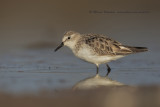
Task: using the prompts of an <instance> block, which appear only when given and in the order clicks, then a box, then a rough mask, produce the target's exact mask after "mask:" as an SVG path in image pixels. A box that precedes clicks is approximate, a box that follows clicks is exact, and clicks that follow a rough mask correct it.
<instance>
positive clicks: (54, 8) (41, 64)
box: [0, 0, 160, 107]
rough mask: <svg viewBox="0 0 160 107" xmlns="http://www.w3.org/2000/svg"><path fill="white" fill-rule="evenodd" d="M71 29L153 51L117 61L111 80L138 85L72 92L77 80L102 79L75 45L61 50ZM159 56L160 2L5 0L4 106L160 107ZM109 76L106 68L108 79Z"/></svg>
mask: <svg viewBox="0 0 160 107" xmlns="http://www.w3.org/2000/svg"><path fill="white" fill-rule="evenodd" d="M68 30H73V31H77V32H80V33H98V34H105V35H107V36H109V37H111V38H113V39H115V40H117V41H119V42H121V43H123V44H126V45H131V46H142V47H148V48H149V51H148V52H145V53H141V54H136V55H131V56H129V57H125V58H123V59H120V60H117V61H115V62H111V63H109V65H110V67H111V68H112V72H111V73H110V75H109V78H112V80H116V81H118V82H120V83H123V84H126V85H129V86H131V87H128V86H126V87H106V88H101V89H100V90H94V91H90V90H89V91H85V92H84V91H82V92H80V93H74V92H73V91H70V89H71V88H72V86H73V85H75V84H76V83H77V82H79V81H81V80H83V81H85V80H86V78H88V77H91V76H95V72H96V71H95V70H96V67H95V65H92V64H88V63H86V62H82V61H80V60H79V59H78V58H76V57H74V56H73V54H72V52H71V51H70V50H69V49H67V48H62V49H61V50H59V51H58V52H56V53H55V52H54V49H55V47H56V46H57V45H58V44H59V43H60V42H61V39H62V37H63V34H64V32H66V31H68ZM159 59H160V4H159V1H158V0H66V1H65V0H0V101H1V105H4V106H5V105H8V107H11V106H12V107H14V106H16V107H22V106H23V107H28V106H30V107H32V106H34V107H36V106H37V107H44V106H46V105H50V106H51V105H53V106H56V105H59V106H57V107H60V106H63V107H64V106H66V107H67V106H69V107H70V106H73V105H74V106H79V107H82V106H83V107H85V106H86V107H90V106H95V107H97V106H99V107H106V106H110V107H111V106H112V107H117V106H119V107H143V106H145V107H151V106H154V107H159V105H160V103H159V98H160V97H159V96H160V88H159V83H160V66H159V64H160V60H159ZM105 74H106V67H105V65H102V66H101V67H100V75H103V76H104V75H105ZM81 82H82V81H81ZM143 85H147V86H148V87H141V86H143ZM154 85H155V86H154ZM97 86H98V85H97ZM132 86H140V87H138V88H135V87H132ZM82 88H83V87H82ZM62 89H63V90H62ZM64 89H69V91H66V90H65V91H64ZM59 90H62V91H59ZM39 92H40V93H41V94H39ZM8 93H11V94H8ZM27 93H30V94H27ZM19 94H22V95H24V94H25V97H17V95H19ZM12 95H13V96H12ZM39 95H40V96H39ZM52 95H53V96H54V98H52V97H51V96H52ZM33 96H34V97H33ZM57 96H59V97H57ZM93 102H94V103H93ZM124 102H125V103H124ZM67 104H68V105H67ZM5 107H7V106H5Z"/></svg>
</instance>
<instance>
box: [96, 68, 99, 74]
mask: <svg viewBox="0 0 160 107" xmlns="http://www.w3.org/2000/svg"><path fill="white" fill-rule="evenodd" d="M96 67H97V72H96V74H98V72H99V66H96Z"/></svg>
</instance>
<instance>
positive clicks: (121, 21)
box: [0, 0, 160, 52]
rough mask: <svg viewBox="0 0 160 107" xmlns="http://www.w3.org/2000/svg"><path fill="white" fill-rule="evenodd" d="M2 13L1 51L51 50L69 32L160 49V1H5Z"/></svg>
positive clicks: (0, 11) (0, 2)
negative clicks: (94, 35) (101, 36)
mask: <svg viewBox="0 0 160 107" xmlns="http://www.w3.org/2000/svg"><path fill="white" fill-rule="evenodd" d="M0 13H1V14H0V52H6V51H7V52H8V51H10V50H15V49H22V48H47V47H49V48H51V47H54V46H55V44H56V45H57V44H58V43H59V42H60V41H61V38H62V37H63V34H64V32H66V31H68V30H74V31H77V32H80V33H102V34H106V35H108V36H110V37H111V38H114V39H116V40H118V41H120V42H122V43H126V44H131V45H142V46H143V45H144V46H148V47H150V46H151V44H153V45H154V46H153V48H157V47H159V46H158V45H159V34H160V32H159V27H160V21H159V19H160V7H159V2H158V1H157V0H147V1H146V0H141V1H139V0H100V1H97V0H86V1H80V0H76V1H75V0H67V1H64V0H62V1H59V0H1V1H0Z"/></svg>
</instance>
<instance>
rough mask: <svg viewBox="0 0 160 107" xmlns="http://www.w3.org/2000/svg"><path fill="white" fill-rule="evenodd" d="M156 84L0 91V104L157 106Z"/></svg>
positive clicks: (159, 91) (158, 91)
mask: <svg viewBox="0 0 160 107" xmlns="http://www.w3.org/2000/svg"><path fill="white" fill-rule="evenodd" d="M159 101H160V87H158V86H143V87H142V86H141V87H129V86H110V87H101V88H98V89H93V90H85V91H84V90H83V91H72V90H61V91H43V92H40V93H39V94H36V95H33V94H23V95H22V94H21V95H13V94H12V95H11V94H7V93H0V102H1V107H159V106H160V102H159Z"/></svg>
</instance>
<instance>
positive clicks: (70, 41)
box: [54, 31, 148, 76]
mask: <svg viewBox="0 0 160 107" xmlns="http://www.w3.org/2000/svg"><path fill="white" fill-rule="evenodd" d="M63 46H67V47H69V48H70V49H71V50H72V52H73V53H74V55H75V56H76V57H78V58H80V59H82V60H84V61H86V62H89V63H92V64H95V65H96V74H98V73H99V65H100V64H106V67H107V74H106V76H108V75H109V73H110V72H111V68H110V66H109V65H108V63H109V62H111V61H114V60H117V59H120V58H122V57H124V56H127V55H130V54H134V53H139V52H145V51H148V48H146V47H134V46H128V45H123V44H122V43H120V42H118V41H115V40H113V39H112V38H110V37H108V36H106V35H103V34H94V33H88V34H81V33H79V32H76V31H67V32H65V33H64V37H63V38H62V42H61V44H60V45H58V47H57V48H56V49H55V50H54V51H55V52H56V51H57V50H59V49H60V48H61V47H63Z"/></svg>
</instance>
